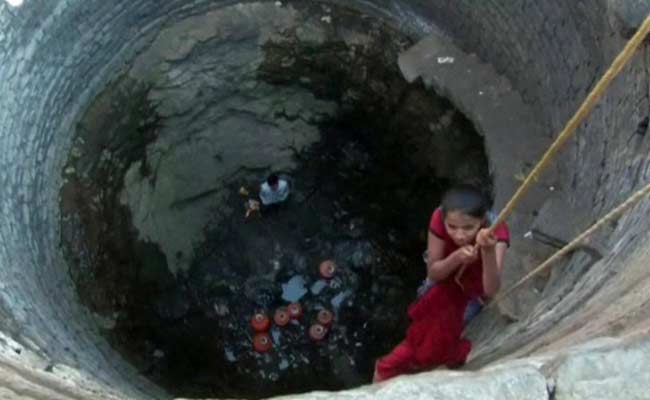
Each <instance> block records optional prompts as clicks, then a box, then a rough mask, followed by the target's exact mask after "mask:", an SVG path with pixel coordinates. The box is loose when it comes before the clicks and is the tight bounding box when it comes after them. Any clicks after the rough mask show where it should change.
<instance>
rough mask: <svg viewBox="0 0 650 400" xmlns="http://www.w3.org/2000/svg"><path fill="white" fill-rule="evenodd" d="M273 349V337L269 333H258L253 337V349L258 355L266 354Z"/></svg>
mask: <svg viewBox="0 0 650 400" xmlns="http://www.w3.org/2000/svg"><path fill="white" fill-rule="evenodd" d="M271 347H273V342H272V341H271V336H269V334H268V333H258V334H257V335H255V337H253V349H255V351H256V352H258V353H266V352H267V351H269V350H271Z"/></svg>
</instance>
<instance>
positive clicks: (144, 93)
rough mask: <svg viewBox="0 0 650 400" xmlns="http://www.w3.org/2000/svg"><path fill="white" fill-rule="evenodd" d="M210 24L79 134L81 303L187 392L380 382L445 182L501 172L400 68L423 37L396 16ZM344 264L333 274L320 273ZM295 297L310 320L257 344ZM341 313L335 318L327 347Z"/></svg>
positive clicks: (243, 9) (114, 96) (156, 53)
mask: <svg viewBox="0 0 650 400" xmlns="http://www.w3.org/2000/svg"><path fill="white" fill-rule="evenodd" d="M192 18H195V19H196V18H199V19H201V21H183V22H182V23H179V24H178V25H177V26H172V27H170V28H168V31H167V32H163V33H162V34H161V35H160V36H159V38H158V39H156V40H155V41H154V42H153V43H152V45H151V48H150V49H149V50H147V51H145V52H143V53H142V54H141V56H140V58H139V59H137V60H135V61H134V64H133V67H132V69H131V70H130V71H129V73H128V74H127V75H125V76H122V77H118V78H116V79H115V80H114V82H113V84H112V85H111V86H109V87H107V88H106V89H105V90H104V92H103V93H101V94H100V95H99V96H98V97H97V98H96V99H95V101H94V102H93V103H92V104H91V106H90V107H89V108H88V110H87V111H86V114H85V115H84V118H83V119H82V121H80V123H79V125H78V127H77V136H76V139H75V142H74V144H73V148H72V150H71V154H70V158H69V162H68V165H67V166H66V168H65V170H64V171H63V174H64V176H65V182H66V183H65V185H64V187H63V188H62V190H61V210H62V247H63V251H64V252H65V254H66V257H67V259H68V262H69V265H70V273H71V275H72V277H73V279H74V280H75V282H76V285H77V289H78V292H79V295H80V298H81V299H82V300H83V301H84V302H85V304H86V305H87V306H88V307H89V308H90V309H91V310H92V311H93V312H94V313H95V315H96V316H97V322H98V326H100V327H102V329H103V330H104V332H105V333H106V337H107V338H108V339H109V340H110V341H111V343H112V344H113V346H115V347H116V348H117V349H119V350H120V351H121V352H122V353H123V354H124V356H125V357H126V358H127V359H128V360H129V361H130V362H131V363H133V365H135V366H136V367H137V368H139V370H140V371H141V372H142V373H143V374H144V375H145V376H147V377H148V378H150V379H152V380H153V381H154V382H156V383H158V384H160V385H161V386H162V387H164V388H165V389H167V390H169V391H170V392H172V393H173V394H175V395H177V396H183V397H246V398H259V397H268V396H273V395H279V394H287V393H297V392H305V391H310V390H318V389H329V390H337V389H343V388H349V387H354V386H358V385H360V384H363V383H367V382H369V381H370V378H371V375H372V369H373V364H374V361H375V359H376V358H377V357H378V356H380V355H382V354H384V353H386V352H387V351H389V350H390V349H391V348H392V347H393V346H394V345H395V344H396V343H397V342H398V341H400V340H401V339H402V338H403V335H404V329H405V327H406V315H405V308H406V306H407V304H408V303H409V302H410V301H412V300H413V298H414V295H415V288H416V287H417V285H418V283H419V281H420V279H422V275H423V269H424V268H423V265H422V261H421V252H422V250H423V249H424V247H425V243H426V242H425V239H426V226H427V222H428V218H429V216H430V214H431V212H432V210H433V208H434V207H435V205H436V204H437V202H438V200H439V194H440V192H441V190H443V189H444V188H445V187H446V186H447V185H449V183H450V182H452V181H457V180H467V179H472V180H475V181H477V180H478V181H482V182H486V181H487V180H488V178H487V162H486V160H485V156H484V154H483V149H482V140H481V138H480V137H479V136H478V135H477V134H476V133H475V132H474V130H473V128H472V126H471V123H470V122H469V121H467V120H466V119H465V118H464V117H463V116H462V114H460V113H459V112H458V111H456V110H455V109H454V108H453V107H452V106H451V104H449V102H447V101H446V100H445V99H442V98H440V97H438V96H436V95H435V94H434V93H431V92H428V91H426V90H425V89H423V88H422V87H421V86H419V85H417V84H416V85H410V84H407V83H406V82H405V81H404V80H403V79H402V77H401V76H400V75H399V73H398V68H397V65H396V60H397V54H398V53H399V51H401V50H402V49H403V48H404V46H406V45H407V44H408V43H409V40H408V38H404V37H402V36H401V35H399V33H398V32H397V31H396V30H395V29H393V28H392V27H391V26H390V25H389V24H388V23H386V21H380V20H377V19H375V18H370V17H369V16H367V15H365V16H364V15H360V14H355V13H353V12H351V11H350V10H347V9H345V8H335V7H333V6H332V7H330V6H324V5H300V6H299V5H291V4H290V5H282V6H281V7H278V6H276V5H274V4H273V3H251V4H247V5H240V6H237V7H232V8H225V9H221V10H217V11H215V12H214V13H209V14H207V16H198V17H192ZM192 18H190V19H192ZM224 21H226V22H228V23H225V22H224ZM239 22H247V25H241V24H239ZM211 23H214V24H215V26H216V25H218V26H220V27H222V28H223V29H221V30H214V29H212V28H211V25H210V24H211ZM220 23H222V24H221V25H219V24H220ZM197 26H198V27H201V28H200V29H199V28H191V27H197ZM242 26H244V28H242ZM179 35H181V36H182V35H185V36H184V37H187V38H188V39H187V40H188V43H191V45H184V46H178V43H176V42H175V41H174V40H172V39H173V38H176V37H179ZM193 35H196V37H194V36H193ZM166 38H167V39H166ZM169 38H172V39H169ZM224 38H227V39H228V40H225V39H224ZM233 38H239V39H238V41H237V40H234V39H233ZM232 43H235V44H234V45H233V44H232ZM233 46H234V47H233ZM235 53H236V54H235ZM215 54H216V55H217V56H216V58H215ZM226 54H227V55H228V57H227V58H223V57H224V55H226ZM223 60H226V61H227V62H224V61H223ZM215 63H216V64H215ZM151 71H154V72H151ZM146 72H149V73H150V74H149V75H147V73H146ZM197 85H198V86H200V89H199V92H197ZM237 85H239V86H237ZM197 93H198V94H197ZM271 172H276V173H280V174H281V175H283V176H286V177H287V179H289V180H290V181H291V187H292V192H291V195H290V197H289V199H288V200H287V201H286V202H284V203H282V204H281V205H280V206H277V207H272V208H270V209H267V208H263V209H262V210H261V213H260V214H257V215H253V216H251V217H250V218H245V217H244V215H245V206H244V203H245V202H246V201H247V200H249V199H254V198H256V197H257V193H258V187H259V184H260V183H261V182H262V181H263V180H264V179H265V177H266V176H267V175H268V174H269V173H271ZM242 188H243V189H244V190H243V191H242V190H241V189H242ZM242 193H244V194H242ZM326 259H331V260H334V261H335V262H336V264H337V269H336V272H335V275H334V277H333V278H332V279H323V278H322V277H321V276H320V274H319V264H320V263H321V262H322V261H323V260H326ZM295 301H297V302H299V303H300V304H301V305H302V308H303V315H302V317H301V318H300V319H297V320H294V321H291V322H290V323H289V324H288V325H287V326H284V327H278V326H276V325H275V324H273V323H272V324H271V329H270V332H269V333H270V337H271V341H272V348H271V350H270V351H268V352H267V353H264V354H260V353H257V352H256V351H254V349H253V345H252V339H253V335H254V332H253V330H252V328H251V317H252V316H253V314H254V313H256V312H265V313H266V314H267V315H269V317H270V318H272V317H273V313H274V312H275V310H276V309H278V308H279V307H285V306H286V305H287V304H289V303H290V302H295ZM323 309H327V310H330V311H332V312H333V314H334V322H333V324H332V326H331V327H330V328H329V330H328V333H327V335H326V337H325V338H324V339H323V340H322V341H320V342H314V341H312V340H311V339H310V338H309V335H308V330H309V327H310V325H311V324H312V323H314V322H315V321H316V315H317V313H318V312H319V311H320V310H323Z"/></svg>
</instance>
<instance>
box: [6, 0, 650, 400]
mask: <svg viewBox="0 0 650 400" xmlns="http://www.w3.org/2000/svg"><path fill="white" fill-rule="evenodd" d="M226 3H227V2H225V1H224V2H217V1H213V2H211V1H207V0H206V1H201V0H197V1H193V2H190V3H188V2H185V1H180V0H174V1H166V2H164V3H161V2H158V1H153V0H139V1H122V0H120V1H112V2H101V1H94V0H92V1H90V0H83V1H82V0H62V1H57V2H52V1H46V0H26V1H25V4H23V5H22V6H21V7H17V8H13V7H10V6H9V5H7V4H6V3H4V2H3V3H1V4H0V27H2V28H0V92H1V93H2V94H3V95H2V97H1V98H0V148H2V152H1V153H0V160H1V161H0V162H1V163H2V166H3V168H2V170H1V171H0V179H1V182H2V186H3V192H2V196H1V197H0V202H1V208H2V225H1V226H0V235H1V239H0V240H1V243H0V331H1V332H2V336H1V339H2V340H0V348H1V349H2V351H1V360H2V361H0V366H1V369H2V371H3V373H1V374H0V375H2V378H1V379H0V387H2V388H3V391H6V392H7V393H8V396H11V395H17V394H20V395H24V396H25V397H27V398H30V397H33V398H84V397H85V398H117V397H122V398H151V397H164V394H162V393H160V392H159V391H158V389H156V388H154V387H153V386H152V385H150V384H149V383H147V382H145V381H143V380H141V379H139V378H137V376H136V375H135V373H134V372H133V371H132V370H130V368H129V366H128V365H127V364H126V363H125V362H123V361H121V359H120V357H119V355H117V354H115V353H114V352H113V351H111V350H110V348H109V346H108V345H107V343H105V342H104V340H103V339H102V338H101V337H100V336H99V334H98V333H97V331H96V328H95V327H94V326H93V323H92V322H91V318H90V317H89V315H88V313H87V311H86V310H84V308H83V307H81V306H80V305H79V304H78V303H77V300H76V295H75V293H74V289H73V286H72V282H71V281H70V279H69V277H68V275H67V274H66V272H65V271H66V268H65V265H64V264H63V261H62V257H61V254H60V250H59V248H58V237H59V232H58V226H57V224H58V221H59V217H58V199H57V196H58V190H59V187H60V185H61V177H60V176H61V175H60V171H61V168H62V166H63V162H64V160H65V158H66V156H67V151H68V149H69V145H70V140H71V137H72V133H73V130H74V129H73V128H74V124H75V122H76V119H77V118H78V116H79V115H80V112H81V110H82V109H83V107H84V105H85V104H87V102H88V101H89V99H91V98H92V97H93V96H94V95H95V94H96V93H97V92H98V91H99V90H100V89H101V88H102V85H104V84H106V83H107V81H108V80H109V79H110V78H111V77H112V76H115V75H116V74H117V73H118V72H120V71H121V67H122V66H123V65H124V63H125V62H126V61H128V60H129V59H131V58H132V57H133V56H134V55H135V54H136V53H137V52H138V51H140V50H141V49H142V48H143V47H144V46H145V45H146V44H147V43H148V42H149V41H150V40H151V39H152V34H153V33H155V32H156V31H157V30H158V29H159V28H160V27H161V26H162V25H163V24H165V23H167V22H169V21H172V20H173V19H175V18H180V17H182V16H186V15H190V14H200V13H202V12H205V11H206V10H207V9H208V8H209V7H212V6H214V5H215V4H226ZM228 3H229V4H231V3H233V2H228ZM354 4H355V5H357V6H358V7H359V8H361V9H364V10H368V12H375V13H379V14H382V15H386V16H389V17H391V18H394V19H395V21H397V23H398V24H400V25H401V26H402V27H403V29H404V30H405V31H408V32H410V33H411V34H412V35H413V36H414V37H425V36H426V35H428V34H430V33H431V32H440V33H442V34H444V35H446V36H447V37H449V38H451V40H452V41H453V42H455V43H456V44H457V45H458V46H459V47H460V48H461V49H462V50H464V51H465V52H468V53H475V54H476V55H477V56H478V57H479V58H480V59H481V61H482V62H483V63H485V64H488V65H492V66H493V67H494V69H495V70H496V72H497V73H498V74H501V75H502V76H503V77H505V79H507V80H508V81H509V83H510V84H511V85H512V90H514V91H515V92H518V93H519V94H520V95H521V99H523V104H524V105H525V106H526V107H529V108H530V110H532V112H533V113H534V114H533V115H535V116H536V118H537V120H536V121H534V124H537V125H539V131H540V132H541V135H545V136H547V138H546V139H549V138H550V137H551V136H552V135H553V134H554V133H555V132H556V131H557V130H559V129H560V128H561V126H562V125H563V123H564V122H565V120H566V119H567V118H568V117H569V116H570V115H571V114H572V113H573V111H574V110H575V108H577V106H578V104H579V103H580V101H581V100H582V99H583V97H584V95H585V94H586V93H587V91H588V90H589V88H590V87H591V86H592V85H593V84H594V82H595V80H596V79H597V77H598V76H599V74H600V73H602V72H603V71H604V69H605V68H606V66H607V65H608V64H609V60H611V59H613V57H614V56H615V54H616V53H617V52H618V50H619V49H620V48H622V46H623V44H624V42H625V40H626V38H627V37H629V35H630V33H631V32H633V31H634V28H635V26H638V24H639V23H640V18H639V15H643V14H647V13H648V12H649V11H650V10H649V8H650V7H649V6H647V5H645V4H644V2H643V1H627V2H626V1H620V0H598V1H593V2H589V4H588V5H587V4H585V2H563V1H552V2H544V3H540V2H532V1H525V2H500V1H484V2H476V1H471V0H464V1H457V2H454V5H453V6H450V5H449V3H448V2H446V1H426V2H425V1H418V0H413V1H406V0H404V1H388V0H386V1H376V2H368V1H356V2H354ZM649 65H650V51H649V50H648V45H647V44H646V45H645V47H644V48H643V49H642V51H640V52H639V53H638V54H637V55H636V56H635V58H634V60H633V62H632V63H631V66H629V67H628V68H627V69H626V70H625V71H624V72H623V73H622V74H621V76H620V77H619V78H618V79H617V80H616V81H615V82H614V84H613V85H612V87H611V88H610V90H609V91H608V92H607V95H606V97H605V98H604V99H603V100H602V101H601V103H600V105H599V106H598V107H597V108H596V110H594V112H593V113H592V114H591V116H590V117H589V119H588V121H587V122H586V123H585V124H583V126H582V127H581V128H580V130H579V132H577V135H576V137H575V139H572V140H571V141H570V142H569V143H568V144H567V146H566V149H565V150H564V151H563V153H562V154H561V158H560V160H559V161H558V165H559V167H557V168H555V169H554V170H553V171H551V172H550V173H549V174H547V176H545V177H544V178H543V182H542V183H541V185H540V188H538V189H537V191H538V192H534V193H532V194H531V196H532V197H533V199H532V200H528V202H527V203H526V204H525V205H523V206H522V209H521V210H519V214H518V215H516V216H514V217H513V221H512V224H513V230H514V231H515V233H516V236H515V240H521V241H522V242H523V243H524V244H521V245H520V247H518V248H516V249H515V252H514V253H515V255H517V256H519V257H521V258H523V257H528V258H525V260H527V261H525V262H521V260H520V259H519V257H517V260H514V259H515V257H511V258H513V260H514V261H513V262H517V263H518V266H517V267H516V268H511V272H510V273H509V275H508V276H507V277H506V280H507V281H508V280H509V281H512V280H513V279H514V278H516V277H517V275H518V274H521V273H522V272H523V270H524V269H527V268H529V267H530V266H532V265H534V263H535V262H536V261H537V260H539V259H542V258H543V257H544V256H545V255H547V254H548V253H549V252H551V251H552V249H544V248H540V246H539V245H533V244H527V243H525V241H524V239H522V238H521V234H523V233H524V232H526V231H527V230H529V229H531V228H536V229H539V230H542V231H545V232H547V233H550V234H553V235H555V236H558V237H560V238H562V239H570V238H571V237H573V236H574V235H575V234H576V233H577V232H579V231H581V230H583V229H584V228H586V226H587V225H588V224H589V223H591V222H593V221H594V220H595V219H597V218H598V216H600V215H603V214H604V213H605V212H607V211H608V210H609V209H611V208H612V207H613V206H615V205H616V204H618V203H619V202H621V201H622V200H623V199H625V198H626V197H627V196H628V195H629V194H631V193H632V192H633V191H634V190H635V189H638V188H639V187H640V186H641V185H642V184H643V183H644V182H647V181H648V179H649V174H650V172H649V163H648V162H649V157H648V153H649V152H648V149H649V148H650V143H648V138H647V137H646V135H645V131H643V130H640V131H639V132H640V133H635V132H637V129H638V125H639V123H640V122H641V121H642V120H643V119H644V118H646V117H647V116H648V114H649V113H650V99H649V96H648V93H649V92H650V81H649V73H650V71H649V68H650V67H649ZM470 95H471V94H470V93H469V92H467V93H457V94H456V97H457V98H458V100H459V101H461V102H462V101H463V100H462V99H463V96H470ZM494 101H498V98H497V99H495V100H494ZM470 115H472V114H471V113H470ZM474 117H475V122H476V124H477V126H478V128H479V130H481V127H482V121H481V120H480V118H479V119H476V118H477V117H480V115H475V116H474ZM531 123H532V122H531ZM484 134H486V135H490V132H489V131H487V130H484ZM488 140H489V137H488ZM504 146H507V144H505V145H504ZM540 151H541V148H540ZM504 153H505V154H507V153H508V152H507V151H506V152H504ZM511 157H514V158H517V157H521V155H520V153H516V152H511ZM521 161H523V160H521ZM526 161H527V162H532V163H534V162H535V161H536V160H534V159H533V160H526ZM522 165H523V167H524V168H525V166H526V164H525V163H523V162H522ZM519 172H521V171H495V173H496V174H510V175H512V179H514V180H516V177H517V173H519ZM503 176H505V175H503ZM504 182H505V180H504ZM508 186H509V187H511V186H512V183H510V184H509V185H508ZM551 187H552V190H551ZM496 189H497V193H498V199H499V202H501V203H502V202H503V200H504V199H505V198H507V197H508V195H509V193H506V191H507V188H506V187H504V186H498V187H497V188H496ZM649 211H650V202H649V201H647V200H646V201H644V202H643V204H641V205H640V206H638V207H636V208H635V209H634V210H633V211H631V212H629V213H628V214H627V215H626V216H624V217H622V218H621V220H620V221H618V223H616V224H615V225H613V226H611V227H609V228H608V229H607V230H606V231H604V232H601V233H600V234H599V235H597V237H596V238H595V239H594V240H593V241H592V247H594V248H595V249H596V250H597V251H598V252H600V253H601V255H602V258H601V259H600V260H599V261H596V262H594V260H593V259H592V258H590V257H589V256H588V255H586V254H585V253H582V252H576V254H575V255H574V256H573V257H572V259H571V261H570V262H566V263H563V265H561V266H560V267H559V268H558V269H557V272H554V273H552V274H550V276H548V277H547V278H546V279H544V280H538V281H537V282H535V285H531V286H529V287H528V288H527V289H524V292H525V293H523V294H522V293H519V294H518V295H517V296H515V298H514V300H513V301H510V302H509V304H504V308H503V309H502V313H506V314H507V313H509V312H510V311H512V310H513V307H515V306H518V307H515V308H516V310H515V312H516V313H517V314H518V315H519V316H520V317H521V319H520V321H519V322H516V323H509V324H506V323H505V322H503V321H502V320H500V319H499V318H497V317H496V315H495V313H492V314H487V313H486V315H483V316H482V317H481V318H479V320H478V321H477V322H476V326H477V327H480V328H481V329H477V331H478V332H479V334H478V336H479V337H477V340H478V348H477V350H476V351H475V355H474V356H473V359H474V360H475V362H476V363H477V364H484V363H486V362H489V361H494V360H496V359H500V358H503V357H516V356H521V355H528V354H531V353H533V352H539V351H542V350H545V349H562V348H564V347H565V346H568V345H571V344H576V343H581V342H583V341H585V340H587V339H590V338H592V337H597V336H604V335H623V334H625V333H629V332H635V331H639V330H643V329H647V328H645V327H644V325H646V324H644V323H645V322H646V321H647V307H644V304H647V301H648V295H647V293H650V292H649V291H648V290H647V289H648V286H649V285H650V282H649V280H648V279H647V278H646V276H647V273H646V272H645V269H646V268H645V260H647V259H648V248H647V246H646V245H645V244H646V243H647V239H648V233H647V232H648V228H649V226H650V220H649V219H648V218H647V214H648V212H649ZM517 235H519V236H517ZM519 264H521V265H519ZM560 271H561V272H560ZM535 291H537V292H535ZM535 293H537V295H535ZM536 297H539V299H538V298H536ZM537 300H541V302H540V303H538V302H537ZM506 303H508V302H506ZM495 321H497V322H495ZM389 397H390V395H389V394H388V395H386V398H389Z"/></svg>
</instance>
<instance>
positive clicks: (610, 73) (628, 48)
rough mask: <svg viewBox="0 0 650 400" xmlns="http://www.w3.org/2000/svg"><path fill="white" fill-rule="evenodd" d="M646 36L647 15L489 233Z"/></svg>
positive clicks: (530, 183)
mask: <svg viewBox="0 0 650 400" xmlns="http://www.w3.org/2000/svg"><path fill="white" fill-rule="evenodd" d="M649 32H650V15H648V16H647V17H646V19H645V20H644V21H643V24H642V25H641V27H639V29H638V30H637V32H636V33H635V34H634V36H632V38H631V39H630V40H629V42H627V44H626V45H625V47H624V48H623V50H622V51H621V53H620V54H619V55H618V56H617V57H616V59H615V60H614V62H613V63H612V65H611V66H610V67H609V69H608V70H607V72H605V74H604V75H603V77H602V78H600V81H598V83H597V84H596V86H594V88H593V89H592V90H591V92H590V93H589V95H588V96H587V98H586V99H585V100H584V102H583V103H582V105H581V106H580V108H579V109H578V111H576V113H575V114H574V115H573V117H572V118H571V119H570V120H569V122H568V123H567V124H566V126H565V127H564V129H563V130H562V131H561V132H560V134H559V135H558V137H557V139H555V141H554V142H553V144H552V145H551V147H549V148H548V150H547V151H546V153H544V155H543V156H542V158H541V159H540V160H539V162H538V163H537V165H536V166H535V168H534V169H533V170H532V171H531V172H530V173H529V174H528V176H527V177H526V179H525V180H524V182H523V183H522V184H521V186H519V189H517V191H516V192H515V194H514V195H513V196H512V198H510V201H508V203H507V204H506V206H505V207H504V208H503V209H502V210H501V213H499V216H498V217H497V219H496V220H495V221H494V223H493V224H492V226H491V227H490V232H492V231H493V230H494V228H495V227H496V226H498V225H499V224H500V223H502V222H503V221H505V220H506V218H508V216H510V214H511V213H512V211H513V210H514V208H515V206H516V205H517V203H518V202H519V201H520V200H521V198H522V197H523V196H524V194H526V192H527V191H528V189H529V188H530V186H531V185H532V184H533V183H534V182H535V181H537V179H538V177H539V175H540V173H541V172H542V171H543V170H544V168H546V166H547V165H548V163H549V162H550V161H551V159H552V158H553V156H555V154H556V153H557V152H558V151H559V150H560V148H561V147H562V145H563V144H564V143H565V142H566V141H567V140H568V139H569V138H570V137H571V135H572V134H573V133H574V132H575V130H576V128H577V127H578V126H579V125H580V124H581V123H582V121H583V120H584V119H585V117H586V116H587V114H589V112H590V111H591V110H592V109H593V108H594V106H595V105H596V103H597V102H598V100H599V99H600V97H601V96H602V95H603V92H605V89H607V87H608V86H609V84H610V83H611V81H612V80H613V79H614V77H616V75H618V73H619V72H621V70H622V69H623V67H625V65H626V64H627V63H628V62H629V61H630V59H631V58H632V56H633V55H634V53H635V51H636V49H637V48H638V47H639V45H640V44H641V43H642V42H643V39H644V38H645V37H646V36H647V35H648V33H649Z"/></svg>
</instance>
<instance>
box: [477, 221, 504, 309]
mask: <svg viewBox="0 0 650 400" xmlns="http://www.w3.org/2000/svg"><path fill="white" fill-rule="evenodd" d="M476 242H477V244H478V245H479V246H480V248H481V259H482V260H483V291H484V292H485V295H486V296H488V297H492V296H494V295H495V294H496V293H497V292H498V291H499V286H500V285H501V278H500V276H501V270H502V268H503V259H504V258H505V254H506V250H507V248H508V246H507V245H506V244H505V243H502V242H497V241H496V238H494V236H492V235H490V236H488V235H487V229H485V230H483V229H482V230H481V231H480V232H479V234H478V236H477V238H476Z"/></svg>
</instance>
